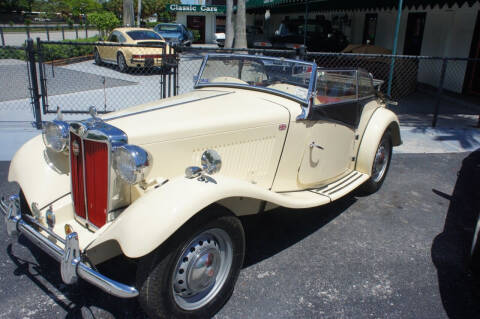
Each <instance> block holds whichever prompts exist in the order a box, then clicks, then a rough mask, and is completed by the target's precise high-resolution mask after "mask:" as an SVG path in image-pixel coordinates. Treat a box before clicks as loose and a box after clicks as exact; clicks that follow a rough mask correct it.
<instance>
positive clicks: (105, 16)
mask: <svg viewBox="0 0 480 319" xmlns="http://www.w3.org/2000/svg"><path fill="white" fill-rule="evenodd" d="M88 22H89V23H90V24H93V25H94V26H96V27H97V29H98V30H99V31H100V35H101V36H105V35H106V34H107V33H109V32H110V31H112V30H113V29H115V28H116V27H117V26H119V25H120V20H118V18H117V16H116V15H115V14H113V13H112V12H108V11H107V12H97V13H91V14H89V15H88Z"/></svg>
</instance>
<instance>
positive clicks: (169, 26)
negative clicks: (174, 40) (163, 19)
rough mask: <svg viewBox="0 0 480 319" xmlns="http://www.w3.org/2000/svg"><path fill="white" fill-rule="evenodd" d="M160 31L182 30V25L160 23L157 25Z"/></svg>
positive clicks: (156, 28)
mask: <svg viewBox="0 0 480 319" xmlns="http://www.w3.org/2000/svg"><path fill="white" fill-rule="evenodd" d="M155 30H157V31H158V32H181V31H182V30H181V29H180V26H178V25H174V24H159V25H157V26H156V27H155Z"/></svg>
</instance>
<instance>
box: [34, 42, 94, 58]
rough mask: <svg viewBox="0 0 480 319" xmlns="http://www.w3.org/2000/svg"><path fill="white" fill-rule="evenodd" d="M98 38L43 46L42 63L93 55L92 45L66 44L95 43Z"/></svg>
mask: <svg viewBox="0 0 480 319" xmlns="http://www.w3.org/2000/svg"><path fill="white" fill-rule="evenodd" d="M97 41H98V37H97V36H95V37H91V38H88V39H79V40H65V41H63V42H66V43H65V44H44V45H42V47H43V51H42V53H43V61H44V62H47V61H52V60H60V59H68V58H73V57H78V56H84V55H88V54H92V53H93V47H94V46H93V45H85V44H78V45H75V44H68V43H85V42H97Z"/></svg>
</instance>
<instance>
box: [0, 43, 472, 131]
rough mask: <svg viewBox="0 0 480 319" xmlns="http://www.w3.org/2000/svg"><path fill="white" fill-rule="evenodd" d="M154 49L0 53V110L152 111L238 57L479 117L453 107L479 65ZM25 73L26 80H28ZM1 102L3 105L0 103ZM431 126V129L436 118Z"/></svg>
mask: <svg viewBox="0 0 480 319" xmlns="http://www.w3.org/2000/svg"><path fill="white" fill-rule="evenodd" d="M154 42H155V41H141V43H140V44H136V45H127V44H114V43H107V42H95V43H92V42H85V43H82V42H51V41H40V40H37V42H36V43H35V44H33V43H31V42H30V43H31V47H30V51H32V52H31V54H30V55H33V61H34V62H36V64H37V68H33V69H32V68H31V67H29V65H28V63H27V62H25V61H29V59H27V58H26V55H25V51H23V49H22V48H21V47H15V48H11V47H5V48H2V49H1V50H0V67H5V66H4V64H6V63H7V62H2V61H15V62H8V63H16V65H17V67H16V68H15V70H13V69H12V70H7V69H5V70H6V72H2V76H3V77H5V79H6V81H3V83H8V84H7V85H11V86H9V87H5V88H3V87H2V88H1V92H3V93H0V110H1V109H11V110H13V111H15V110H20V109H24V108H25V107H29V106H30V104H27V103H23V104H22V105H20V104H19V103H17V102H15V103H16V104H15V103H13V102H12V101H13V100H14V99H16V101H19V99H20V98H24V99H26V98H29V97H31V99H32V102H31V105H36V104H35V103H36V102H35V100H38V101H39V102H38V104H39V105H40V110H41V111H42V112H43V113H44V114H46V113H51V112H55V111H56V110H57V108H60V109H61V110H62V111H63V112H64V113H80V112H87V111H88V109H89V107H90V106H95V107H96V108H97V110H99V111H100V112H111V111H116V110H120V109H123V108H126V107H129V106H134V105H139V104H143V103H151V102H153V103H158V102H154V101H157V100H159V99H163V98H165V97H169V96H174V95H178V94H182V93H186V92H189V91H191V90H193V87H194V83H195V81H196V79H197V75H198V71H199V69H200V67H201V64H202V60H203V57H204V56H205V55H206V54H209V53H237V54H253V55H265V56H273V57H283V58H292V59H304V60H309V61H312V60H314V61H315V62H316V63H317V64H318V66H319V67H324V68H349V69H351V68H362V69H365V70H367V71H368V72H370V73H372V74H373V76H374V77H375V78H376V79H380V80H383V81H384V83H383V85H382V86H381V90H382V91H383V92H384V93H386V94H388V93H390V95H391V97H392V98H393V99H396V100H400V107H399V108H398V109H397V110H396V111H397V113H399V112H400V113H401V112H403V113H415V114H416V113H423V114H433V115H434V114H438V111H439V110H440V113H442V112H451V113H455V112H456V113H462V114H463V113H466V114H475V115H478V114H479V107H478V105H477V107H476V108H475V102H473V103H466V104H468V107H467V106H466V105H465V103H457V102H458V101H462V100H463V99H465V100H468V99H469V98H467V97H466V96H465V95H463V93H464V92H465V89H466V86H468V84H469V83H470V82H471V81H472V76H473V75H472V72H471V70H472V69H475V67H477V69H478V68H480V60H478V59H477V60H474V59H458V58H437V57H417V56H391V55H375V54H342V53H312V52H308V53H306V54H305V53H302V52H301V51H298V50H265V49H223V48H222V49H221V48H199V47H182V48H175V49H174V48H171V47H170V46H168V45H165V44H159V43H158V42H155V43H154ZM28 51H29V50H27V53H28ZM27 55H29V54H27ZM7 57H8V58H7ZM30 60H31V59H30ZM27 69H28V70H29V72H26V71H27ZM33 70H35V71H36V73H37V74H36V77H37V78H38V81H37V84H38V96H35V94H33V93H32V94H31V92H32V89H33V88H32V85H28V83H29V80H28V79H29V78H28V77H29V76H30V77H32V74H31V73H32V71H33ZM10 77H13V78H23V84H22V85H23V86H22V85H17V84H14V81H10V80H9V79H10ZM469 81H470V82H469ZM477 81H478V80H477ZM15 83H17V82H15ZM31 83H32V84H33V83H35V82H34V81H33V82H31ZM4 85H5V84H4ZM33 91H34V90H33ZM15 94H16V95H15ZM13 95H15V96H13ZM17 95H18V96H17ZM20 95H21V96H20ZM452 99H455V102H452ZM7 101H9V102H8V103H3V102H7ZM472 104H473V105H474V107H473V108H472V107H471V105H472ZM477 104H478V103H477ZM432 121H433V124H435V121H436V118H435V116H434V118H433V119H432Z"/></svg>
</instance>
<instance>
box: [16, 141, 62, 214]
mask: <svg viewBox="0 0 480 319" xmlns="http://www.w3.org/2000/svg"><path fill="white" fill-rule="evenodd" d="M69 171H70V167H69V163H68V156H67V155H65V154H63V153H56V152H54V151H51V150H49V149H47V148H46V147H45V144H44V143H43V140H42V135H38V136H36V137H34V138H32V139H31V140H29V141H28V142H26V143H25V144H24V145H23V146H22V147H21V148H20V149H19V150H18V151H17V153H15V155H14V156H13V159H12V161H11V162H10V169H9V171H8V181H9V182H16V183H18V184H19V186H20V188H21V189H22V191H23V194H24V195H25V198H26V200H27V203H28V205H31V203H32V202H36V203H37V204H38V207H44V206H45V205H48V204H49V203H51V202H54V201H55V200H57V199H58V198H60V197H62V196H64V195H65V194H67V193H69V192H70V177H69Z"/></svg>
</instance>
